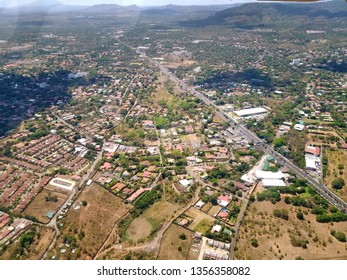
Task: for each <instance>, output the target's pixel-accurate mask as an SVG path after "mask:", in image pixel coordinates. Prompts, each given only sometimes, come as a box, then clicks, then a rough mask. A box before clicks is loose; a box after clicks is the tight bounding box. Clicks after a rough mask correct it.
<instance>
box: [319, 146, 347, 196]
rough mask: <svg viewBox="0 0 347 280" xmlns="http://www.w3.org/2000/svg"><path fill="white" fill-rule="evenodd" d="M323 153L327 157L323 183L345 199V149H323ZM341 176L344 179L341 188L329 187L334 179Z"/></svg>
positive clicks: (346, 193) (346, 190)
mask: <svg viewBox="0 0 347 280" xmlns="http://www.w3.org/2000/svg"><path fill="white" fill-rule="evenodd" d="M325 155H326V157H327V159H328V170H327V174H326V176H325V178H324V181H325V184H326V185H327V187H328V188H330V189H331V190H334V191H335V192H336V194H337V195H339V196H340V197H341V198H342V199H344V200H346V199H347V151H346V150H337V151H331V150H327V151H325ZM338 177H341V178H342V179H344V180H345V184H346V185H345V186H344V187H343V188H342V189H341V190H335V189H334V188H332V187H331V185H332V182H333V180H334V179H336V178H338Z"/></svg>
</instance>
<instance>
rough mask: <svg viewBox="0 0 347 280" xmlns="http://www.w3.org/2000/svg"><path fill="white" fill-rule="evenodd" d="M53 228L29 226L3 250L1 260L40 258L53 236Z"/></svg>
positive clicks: (0, 254) (0, 255) (0, 253)
mask: <svg viewBox="0 0 347 280" xmlns="http://www.w3.org/2000/svg"><path fill="white" fill-rule="evenodd" d="M54 234H55V232H54V230H53V229H50V228H46V227H42V226H34V225H32V226H30V227H29V228H28V229H27V230H26V231H25V232H23V233H22V234H21V235H20V236H19V237H18V238H17V239H16V240H15V241H14V242H13V243H11V244H10V245H8V246H7V248H6V250H5V251H4V252H3V251H1V250H0V259H1V260H11V259H17V260H18V259H19V260H40V259H41V258H42V256H43V254H44V253H45V252H46V250H47V249H48V247H49V245H50V244H51V242H52V240H53V238H54Z"/></svg>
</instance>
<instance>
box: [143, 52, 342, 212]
mask: <svg viewBox="0 0 347 280" xmlns="http://www.w3.org/2000/svg"><path fill="white" fill-rule="evenodd" d="M137 53H138V54H139V55H140V56H141V57H143V58H146V59H147V60H148V61H149V62H151V63H152V64H153V65H154V66H156V67H158V68H159V69H160V71H161V72H162V73H163V74H165V75H167V76H168V77H169V79H170V80H171V81H173V82H174V83H176V84H177V85H178V86H180V87H181V88H182V89H183V90H186V91H190V92H191V93H192V94H193V95H195V96H197V97H198V98H199V99H200V100H202V101H203V102H204V103H205V104H206V105H210V106H213V107H214V108H215V109H216V114H217V115H218V116H219V117H220V118H221V119H223V120H224V121H225V122H227V123H228V124H229V125H231V126H237V128H238V129H239V130H240V131H241V132H242V133H243V135H244V136H245V138H247V140H249V141H250V142H253V143H254V144H255V145H258V146H259V148H261V149H262V150H263V151H264V152H266V153H268V154H270V155H272V156H273V157H274V158H276V159H277V161H278V162H279V163H280V164H282V165H283V166H284V167H286V168H289V169H291V170H292V171H294V172H295V173H296V175H297V177H299V178H301V179H306V180H307V181H308V182H310V183H311V184H312V185H313V186H314V187H315V188H316V190H317V192H318V193H319V194H321V195H322V196H323V197H324V198H325V199H326V200H328V201H329V202H330V203H331V204H333V205H334V206H335V207H337V208H338V209H340V210H344V211H346V209H347V203H346V202H345V201H344V200H342V199H341V198H340V197H338V196H337V195H336V194H335V193H333V192H332V191H330V190H329V189H328V188H327V187H325V186H324V184H322V183H319V182H318V181H316V180H315V179H313V178H312V177H311V176H309V175H308V174H307V173H306V172H304V171H303V170H302V169H300V168H299V167H297V166H296V165H295V164H293V163H292V162H291V161H290V160H288V159H287V158H285V157H284V156H282V155H281V154H279V153H278V152H276V151H275V150H274V149H273V148H272V147H270V146H269V145H267V144H266V143H265V141H264V140H262V139H260V138H259V137H258V136H257V135H255V134H254V133H253V132H251V131H250V130H248V129H247V128H246V127H245V126H244V125H243V124H240V123H238V122H237V121H236V120H235V119H233V118H232V117H231V116H229V115H227V114H224V112H222V111H221V110H220V109H219V108H218V107H217V106H216V105H215V104H214V103H213V102H212V101H211V100H209V99H208V98H207V97H205V96H204V94H203V93H201V92H199V91H197V90H196V89H195V88H193V87H191V86H189V85H187V84H186V83H185V82H183V81H182V80H180V79H178V78H177V77H176V76H175V75H174V74H173V73H171V72H170V71H169V70H168V69H167V68H165V67H164V66H163V65H161V64H160V63H159V62H157V61H155V60H153V59H152V58H150V57H148V56H147V55H146V54H145V53H143V52H140V51H137Z"/></svg>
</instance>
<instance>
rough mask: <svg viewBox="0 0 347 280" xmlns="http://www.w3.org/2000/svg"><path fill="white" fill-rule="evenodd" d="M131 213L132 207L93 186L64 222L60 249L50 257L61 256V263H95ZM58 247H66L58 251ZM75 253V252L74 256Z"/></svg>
mask: <svg viewBox="0 0 347 280" xmlns="http://www.w3.org/2000/svg"><path fill="white" fill-rule="evenodd" d="M129 209H131V206H130V205H127V204H124V203H123V201H122V200H121V199H120V198H118V197H116V196H114V195H111V194H110V193H109V192H108V191H107V190H105V189H103V188H102V187H100V186H98V185H96V184H92V185H91V186H90V187H87V188H86V189H85V190H84V191H83V192H82V194H81V195H80V197H79V198H78V199H77V201H76V202H75V204H74V205H73V207H71V209H70V210H69V212H68V213H67V216H66V218H64V219H63V220H62V223H64V228H63V230H62V233H61V235H60V237H59V239H58V242H57V246H58V248H55V250H54V252H51V255H60V258H61V259H64V258H67V259H69V258H71V259H75V258H79V259H92V258H93V257H94V256H95V254H96V253H97V251H98V250H99V248H100V247H101V246H102V245H103V243H104V242H105V241H106V240H107V238H108V237H109V235H110V234H111V233H112V232H113V229H114V227H115V225H116V223H117V221H118V220H119V219H121V218H122V217H123V216H124V215H125V214H126V213H127V212H128V211H129ZM59 244H63V246H60V247H59ZM64 244H65V247H64ZM66 245H68V246H66ZM73 249H76V251H75V253H73V252H72V250H73ZM64 250H66V251H64Z"/></svg>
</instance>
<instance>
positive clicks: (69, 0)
mask: <svg viewBox="0 0 347 280" xmlns="http://www.w3.org/2000/svg"><path fill="white" fill-rule="evenodd" d="M36 1H37V0H0V6H2V7H4V6H18V5H25V4H29V3H33V2H36ZM47 1H49V0H47ZM56 1H58V2H61V3H63V4H70V5H74V4H75V5H93V4H106V3H108V4H119V5H132V4H136V5H138V6H155V5H158V6H159V5H167V4H175V5H208V4H214V5H216V4H231V3H240V2H252V1H256V0H232V1H231V0H56Z"/></svg>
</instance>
